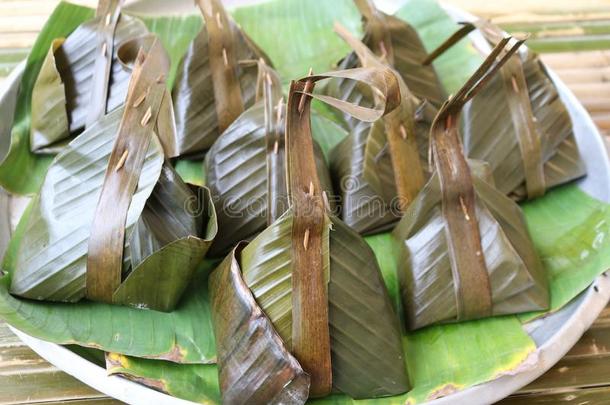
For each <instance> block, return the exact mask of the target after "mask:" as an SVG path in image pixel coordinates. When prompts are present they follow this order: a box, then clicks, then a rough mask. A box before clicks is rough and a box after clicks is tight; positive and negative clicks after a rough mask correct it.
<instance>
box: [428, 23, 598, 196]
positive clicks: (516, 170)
mask: <svg viewBox="0 0 610 405" xmlns="http://www.w3.org/2000/svg"><path fill="white" fill-rule="evenodd" d="M477 28H478V29H480V30H481V32H482V33H483V35H484V36H485V38H486V39H487V40H488V42H489V43H490V44H495V43H497V41H498V40H499V39H500V38H502V35H503V32H502V30H501V29H500V28H498V27H497V26H495V25H493V24H491V23H489V22H486V21H476V22H474V23H468V24H464V26H463V27H462V29H460V30H459V31H457V32H456V33H455V34H454V35H453V36H452V37H450V39H448V40H447V41H446V42H445V43H443V44H442V45H441V46H440V47H439V48H437V49H436V50H435V51H434V52H433V53H432V54H431V58H430V59H432V58H434V57H436V56H438V55H440V54H441V53H442V52H443V51H444V50H445V49H447V48H449V47H450V46H452V45H453V44H454V43H456V42H457V41H459V40H460V39H461V38H462V37H463V36H465V35H466V34H467V33H469V32H470V31H472V30H474V29H477ZM462 119H463V132H464V148H465V150H466V153H467V155H468V156H470V157H471V158H475V159H482V160H485V161H487V162H489V163H490V164H491V165H492V169H493V172H494V177H495V179H496V181H497V183H498V187H499V188H500V190H501V191H503V192H504V193H506V194H508V195H511V196H513V198H516V199H518V200H520V199H524V198H529V199H531V198H535V197H539V196H541V195H543V194H544V192H545V191H546V190H547V189H549V188H552V187H555V186H557V185H559V184H563V183H566V182H569V181H571V180H574V179H577V178H579V177H582V176H584V175H585V174H586V173H585V167H584V162H583V161H582V159H581V157H580V154H579V151H578V146H577V145H576V141H575V138H574V133H573V129H572V122H571V120H570V116H569V114H568V111H567V109H566V107H565V106H564V104H563V102H562V101H561V99H560V98H559V94H558V92H557V90H556V88H555V86H554V84H553V82H552V81H551V79H550V77H549V75H548V73H547V72H546V69H545V67H544V65H543V64H542V62H541V61H540V60H539V57H538V56H537V55H536V54H534V53H532V52H531V51H529V50H525V51H523V52H521V54H520V55H515V56H513V58H512V59H511V60H510V61H509V62H508V64H507V66H505V67H504V68H503V69H502V71H501V74H500V75H499V76H497V77H495V78H494V79H493V80H492V82H491V83H490V84H489V86H488V87H487V88H486V89H484V90H483V91H482V92H481V93H480V94H478V95H477V97H475V98H474V99H473V100H472V101H471V102H470V103H469V104H468V105H466V106H465V108H464V115H463V117H462ZM488 133H494V134H497V136H494V137H493V138H490V137H489V136H487V134H488Z"/></svg>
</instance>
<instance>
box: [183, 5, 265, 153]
mask: <svg viewBox="0 0 610 405" xmlns="http://www.w3.org/2000/svg"><path fill="white" fill-rule="evenodd" d="M199 6H200V8H201V10H202V13H203V16H204V19H205V22H206V24H205V26H204V28H203V29H202V30H201V32H200V33H199V35H197V37H196V38H195V39H194V40H193V41H192V43H191V44H190V46H189V48H188V50H187V52H186V54H185V55H184V57H183V59H182V61H181V62H180V67H179V68H178V75H177V79H176V85H175V87H174V92H173V99H174V106H175V112H176V126H177V130H178V152H179V154H181V155H186V154H194V153H201V152H203V151H205V150H207V149H209V148H210V147H211V146H212V144H213V143H214V141H215V140H216V138H218V136H219V135H220V134H221V133H222V132H223V131H224V130H225V129H226V128H227V127H228V126H229V125H230V124H231V123H232V122H233V121H234V120H235V119H236V118H237V117H238V116H239V115H240V114H241V113H242V112H243V110H244V108H248V107H250V106H251V105H252V104H253V103H254V98H255V93H256V79H257V69H256V65H253V64H251V63H246V64H244V63H242V61H250V60H258V59H260V58H264V59H267V57H266V55H265V54H264V53H263V52H262V51H261V50H260V49H259V48H258V47H257V46H256V45H255V44H254V42H252V40H251V39H250V38H249V37H248V36H247V35H246V34H245V33H244V32H243V31H242V30H241V29H240V28H239V27H238V26H237V25H236V24H235V22H234V21H233V19H231V18H230V17H229V16H228V15H227V13H226V12H225V11H224V9H223V7H222V4H221V3H220V2H219V1H218V0H200V1H199ZM217 48H218V49H217Z"/></svg>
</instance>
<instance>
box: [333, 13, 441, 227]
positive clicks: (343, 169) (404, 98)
mask: <svg viewBox="0 0 610 405" xmlns="http://www.w3.org/2000/svg"><path fill="white" fill-rule="evenodd" d="M335 30H336V31H337V33H338V34H339V35H340V36H341V37H342V38H343V39H344V40H345V41H346V42H347V43H348V44H349V45H350V47H351V48H352V49H353V50H354V53H353V54H354V55H355V56H356V57H357V59H358V61H359V64H360V65H362V66H364V67H389V65H388V64H387V62H385V60H383V59H381V58H379V57H377V56H375V55H374V54H373V52H372V51H371V50H369V49H368V48H367V47H366V46H365V45H364V44H363V43H362V42H360V41H358V40H357V39H356V38H354V37H353V36H352V35H351V34H350V33H349V32H348V31H347V30H346V29H345V28H343V27H341V26H340V25H336V26H335ZM397 75H398V74H397ZM398 76H399V75H398ZM398 83H399V92H398V93H399V97H400V100H399V101H400V106H399V107H398V108H397V109H396V110H394V111H393V112H391V113H390V114H387V115H386V116H385V117H383V118H382V119H380V120H378V121H376V122H373V123H371V122H358V123H355V124H353V125H350V127H351V129H350V134H349V136H348V137H346V138H345V139H344V140H343V141H342V142H341V143H339V144H338V145H337V146H336V147H335V148H334V149H333V150H332V152H331V156H330V161H331V174H332V177H333V179H334V182H335V185H336V189H337V191H338V193H340V196H341V202H342V207H341V208H342V210H341V218H342V219H343V221H345V223H346V224H347V225H349V226H350V227H352V228H353V229H354V230H356V231H357V232H359V233H365V234H366V233H374V232H379V231H382V230H384V229H388V228H391V227H392V226H393V225H394V224H395V223H396V221H398V220H399V219H400V216H401V214H402V212H403V211H404V210H405V209H406V207H408V206H409V204H410V202H411V201H413V199H414V198H415V196H416V195H417V193H418V192H419V190H420V189H421V188H422V187H423V185H424V182H425V180H426V178H427V176H428V174H427V170H426V169H425V167H424V165H423V162H424V161H425V160H426V159H427V155H428V132H429V130H430V125H431V124H432V119H433V118H434V116H435V115H436V111H437V110H436V108H435V107H434V106H433V105H432V104H430V103H429V102H427V101H422V100H420V99H418V98H417V97H415V95H414V94H413V93H412V92H411V91H410V88H409V87H408V86H407V84H406V83H405V81H404V80H402V78H401V77H400V76H399V77H398ZM344 88H347V87H346V86H343V88H342V87H339V86H335V87H334V88H333V87H332V86H328V89H327V92H328V93H329V94H338V98H341V99H345V100H351V99H352V98H354V95H355V94H356V93H359V94H360V95H359V96H358V97H356V98H357V99H358V100H365V101H364V102H365V104H371V103H372V102H373V100H374V98H375V95H374V94H371V93H370V92H369V93H368V94H365V93H364V92H363V91H362V90H367V89H366V88H364V89H362V90H360V89H358V88H357V87H356V86H351V87H349V94H348V93H345V92H343V91H342V90H344ZM398 93H397V94H398Z"/></svg>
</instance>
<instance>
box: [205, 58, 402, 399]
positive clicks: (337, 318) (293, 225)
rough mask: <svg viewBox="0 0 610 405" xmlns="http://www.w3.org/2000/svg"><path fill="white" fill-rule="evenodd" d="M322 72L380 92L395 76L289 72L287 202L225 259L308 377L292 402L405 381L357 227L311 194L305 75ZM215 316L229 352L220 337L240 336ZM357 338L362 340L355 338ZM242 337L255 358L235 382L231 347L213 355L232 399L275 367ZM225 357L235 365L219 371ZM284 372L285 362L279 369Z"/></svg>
mask: <svg viewBox="0 0 610 405" xmlns="http://www.w3.org/2000/svg"><path fill="white" fill-rule="evenodd" d="M328 77H337V78H344V77H350V78H352V79H353V80H359V81H361V82H363V83H365V84H368V85H370V86H372V87H375V89H376V90H377V91H381V92H382V94H383V95H385V94H386V93H388V91H389V89H393V88H395V86H396V85H397V81H396V77H395V76H394V74H393V73H392V72H391V71H390V70H387V69H386V70H382V69H379V70H372V69H371V70H367V69H352V70H351V71H344V72H331V73H329V74H324V75H318V76H309V77H306V78H304V79H302V80H301V81H298V82H293V84H292V85H291V91H290V95H289V99H288V106H287V118H286V119H287V123H286V145H285V147H286V160H285V163H284V165H285V166H286V173H287V178H286V182H287V190H288V202H289V204H290V205H289V208H287V210H285V212H284V213H283V214H282V215H281V216H280V217H279V218H278V219H277V220H275V221H274V222H272V223H271V224H270V225H269V226H268V227H267V228H266V229H265V230H264V231H263V232H262V233H260V234H259V235H258V236H256V237H255V238H254V239H253V240H252V242H250V243H249V244H248V245H247V246H245V247H244V248H243V250H242V249H240V251H239V255H237V254H236V253H233V254H232V255H230V256H228V258H227V259H226V261H229V260H230V261H231V262H232V263H233V265H234V266H235V267H236V269H237V270H239V271H240V272H241V273H240V276H241V277H243V283H244V284H245V286H247V287H248V289H249V291H250V292H251V294H252V295H253V297H254V298H255V300H256V305H257V308H258V307H260V309H259V310H261V311H262V312H263V313H265V314H266V316H267V317H268V319H269V320H270V321H271V323H272V325H273V328H274V331H276V333H277V334H278V335H279V337H281V342H282V343H283V344H284V345H285V348H286V349H287V350H289V351H290V352H291V353H292V354H293V355H294V356H295V357H296V359H297V360H298V362H299V363H300V364H301V366H302V367H303V370H305V372H307V374H309V376H310V378H311V387H309V390H308V391H307V390H306V389H305V388H303V389H304V390H305V391H304V393H303V392H302V391H299V392H301V393H302V394H303V395H304V397H303V399H302V400H295V402H296V403H302V402H304V400H305V398H307V395H308V394H309V395H310V396H313V397H316V396H323V395H326V394H328V393H329V392H330V390H331V389H334V390H338V391H340V392H344V393H346V394H348V395H350V396H351V397H354V398H363V397H378V396H387V395H393V394H397V393H401V392H405V391H406V390H407V389H408V378H407V375H406V370H405V363H404V359H403V354H402V348H401V343H400V329H399V325H398V319H397V317H396V315H395V313H394V310H393V308H392V304H391V302H390V299H389V296H388V293H387V291H386V288H385V284H384V282H383V278H382V277H381V274H380V272H379V267H378V265H377V262H376V259H375V257H374V254H373V252H372V251H371V249H370V248H369V247H368V246H367V245H366V243H365V242H364V240H362V238H361V237H360V236H359V235H358V234H357V233H355V232H354V231H351V230H350V228H349V227H348V226H346V225H345V224H343V223H342V222H341V221H340V220H338V219H336V218H332V217H330V216H329V214H328V213H327V212H326V209H328V208H330V206H329V205H328V204H327V203H326V202H325V201H324V198H323V196H322V195H321V194H322V189H321V186H320V181H319V179H318V174H317V171H318V168H317V165H316V162H315V157H314V147H313V145H314V143H313V140H312V139H311V124H310V113H311V109H310V103H311V98H310V97H309V95H310V94H311V91H312V90H313V83H314V82H315V81H318V80H321V79H324V78H328ZM313 96H314V97H318V98H319V99H320V100H322V101H324V102H327V103H329V104H330V105H333V106H336V107H338V108H342V109H343V110H347V111H351V112H352V113H354V114H356V115H357V116H361V117H366V118H367V119H369V120H375V119H377V118H378V117H379V116H380V115H383V114H386V113H388V112H390V111H392V109H393V108H395V107H396V104H397V102H396V101H395V100H388V101H386V99H385V98H383V100H380V102H379V104H377V105H376V106H375V107H374V108H359V107H358V106H355V105H352V104H349V103H344V102H343V101H341V100H336V99H331V98H328V97H326V96H320V95H313ZM325 206H326V209H325V208H324V207H325ZM226 267H227V266H226V265H225V266H224V267H222V266H221V267H220V268H219V269H217V270H215V272H214V273H213V274H212V278H211V280H218V279H219V278H220V277H221V276H220V275H219V274H222V273H221V272H226ZM227 286H230V283H228V282H226V281H225V282H223V283H220V282H216V281H212V282H211V284H210V289H211V293H212V295H213V296H214V295H215V294H219V295H220V294H227V292H226V291H227V290H228V289H229V288H227ZM233 289H234V287H233ZM232 294H235V293H234V292H233V293H232ZM356 297H357V298H356ZM228 314H231V315H233V313H232V312H230V311H225V312H224V313H222V314H218V313H217V312H215V319H216V317H218V318H221V319H223V321H222V322H229V321H228V320H227V319H226V318H227V317H228V316H229V315H228ZM248 319H250V318H248V317H238V318H237V319H236V320H234V321H233V322H238V325H240V328H239V329H237V330H243V328H244V325H243V323H244V322H246V323H248ZM265 319H267V318H265ZM218 322H219V321H215V334H216V338H217V345H218V347H226V349H225V350H227V353H228V354H232V353H233V351H234V349H231V346H228V345H229V343H228V342H235V341H241V340H242V339H241V338H236V337H235V336H234V335H227V334H226V333H225V328H224V327H223V325H222V324H220V325H219V324H218ZM362 325H368V326H370V327H366V328H363V327H362ZM219 329H220V332H219ZM363 341H366V342H367V345H366V346H362V345H361V342H363ZM249 342H250V344H251V346H250V345H249V346H248V348H247V349H248V351H254V352H255V353H256V354H257V357H256V359H255V360H252V362H254V361H256V362H257V363H250V361H249V362H248V363H249V364H259V366H258V367H254V366H253V367H250V368H249V369H248V371H247V372H246V373H243V372H241V378H242V379H243V381H242V382H238V383H236V382H235V381H234V377H232V375H233V374H234V373H237V371H236V370H238V369H239V370H241V369H242V368H241V367H239V368H237V367H236V365H234V361H236V360H237V358H238V356H239V354H235V355H233V356H230V357H224V356H220V355H219V373H220V374H219V378H220V386H221V392H222V395H223V400H225V401H226V400H227V398H230V399H231V400H232V402H233V401H235V402H241V401H244V400H245V398H249V397H250V396H251V395H261V396H262V395H265V394H266V392H265V390H263V389H260V388H258V389H256V388H257V387H259V386H264V381H266V380H267V379H268V378H269V377H270V376H272V375H274V374H275V373H276V372H275V371H274V370H275V369H276V367H279V365H280V364H283V363H281V362H280V359H276V360H275V362H274V363H270V364H266V363H264V358H265V357H264V356H269V355H270V353H266V352H262V353H260V354H259V352H258V349H256V346H257V342H254V341H252V340H249ZM230 349H231V350H230ZM244 350H246V349H244ZM276 353H278V352H277V351H276ZM279 353H281V352H279ZM276 356H277V354H276ZM276 364H277V365H276ZM232 365H233V368H235V370H231V371H228V369H229V368H230V367H231V366H232ZM373 365H377V367H379V368H378V370H377V371H376V372H374V373H370V372H368V371H365V370H369V369H370V367H372V366H373ZM294 373H295V371H294V370H293V371H292V372H291V373H288V375H290V376H292V375H294ZM331 376H332V377H331ZM284 384H286V382H285V383H284ZM240 386H241V387H243V390H242V393H241V394H240V395H237V396H233V395H235V393H234V392H233V389H232V387H240ZM229 387H231V388H229ZM266 398H267V399H269V398H271V397H269V396H267V397H266ZM299 398H300V397H299Z"/></svg>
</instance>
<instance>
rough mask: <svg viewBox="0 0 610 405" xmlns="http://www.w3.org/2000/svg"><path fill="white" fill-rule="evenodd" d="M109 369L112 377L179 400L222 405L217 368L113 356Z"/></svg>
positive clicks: (209, 365) (107, 365)
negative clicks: (120, 378) (115, 376)
mask: <svg viewBox="0 0 610 405" xmlns="http://www.w3.org/2000/svg"><path fill="white" fill-rule="evenodd" d="M102 357H103V354H102ZM102 364H103V363H102ZM106 369H107V370H108V374H109V375H119V376H121V377H123V378H127V379H128V380H131V381H134V382H137V383H138V384H142V385H145V386H147V387H150V388H152V389H155V390H157V391H161V392H164V393H166V394H168V395H172V396H174V397H177V398H181V399H186V400H188V401H193V402H197V403H200V404H208V405H209V404H220V403H221V401H220V388H219V387H218V370H217V368H216V365H214V364H176V363H172V362H169V361H163V360H149V359H142V358H138V357H132V356H125V355H122V354H117V353H109V354H107V356H106Z"/></svg>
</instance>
